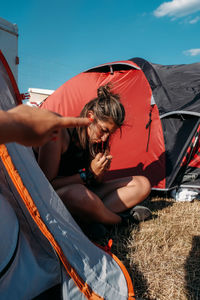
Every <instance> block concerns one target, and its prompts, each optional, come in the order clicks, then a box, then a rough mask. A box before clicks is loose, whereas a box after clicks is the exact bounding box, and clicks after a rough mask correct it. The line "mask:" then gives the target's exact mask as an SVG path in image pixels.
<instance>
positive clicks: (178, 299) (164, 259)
mask: <svg viewBox="0 0 200 300" xmlns="http://www.w3.org/2000/svg"><path fill="white" fill-rule="evenodd" d="M145 205H146V206H148V207H149V208H150V209H151V210H152V211H153V218H152V219H151V220H148V221H146V222H142V223H140V224H139V225H134V226H133V225H131V226H130V227H129V228H124V227H118V228H115V229H113V230H112V232H111V233H110V237H111V238H112V239H113V241H114V244H113V248H112V252H113V253H114V254H116V255H117V256H118V258H120V259H121V261H122V262H123V263H124V264H125V266H126V268H127V269H128V271H129V274H130V275H131V277H132V279H133V282H134V289H135V293H136V296H137V299H140V300H141V299H143V300H144V299H145V300H147V299H148V300H154V299H155V300H169V299H173V300H186V299H187V300H198V299H200V202H199V201H198V200H197V201H194V202H192V203H191V202H190V203H188V202H184V203H180V202H179V203H178V202H174V201H173V200H172V199H168V198H158V197H154V198H152V199H151V200H150V201H148V202H147V203H145Z"/></svg>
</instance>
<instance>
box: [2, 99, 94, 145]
mask: <svg viewBox="0 0 200 300" xmlns="http://www.w3.org/2000/svg"><path fill="white" fill-rule="evenodd" d="M0 116H1V117H2V118H0V143H8V142H17V143H19V144H22V145H25V146H40V145H42V144H44V143H46V142H47V141H49V140H51V139H55V138H56V136H57V134H58V130H59V129H60V128H64V127H79V126H87V125H89V124H90V123H91V121H90V120H89V119H88V118H74V117H61V116H59V115H58V114H55V113H53V112H50V111H48V110H44V109H39V108H36V107H30V106H27V105H23V104H22V105H19V106H17V107H15V108H12V109H10V110H8V111H7V112H4V111H0Z"/></svg>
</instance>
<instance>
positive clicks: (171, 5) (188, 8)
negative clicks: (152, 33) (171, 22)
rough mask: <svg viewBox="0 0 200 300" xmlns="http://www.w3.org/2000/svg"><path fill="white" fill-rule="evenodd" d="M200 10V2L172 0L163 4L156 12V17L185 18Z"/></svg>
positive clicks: (195, 0)
mask: <svg viewBox="0 0 200 300" xmlns="http://www.w3.org/2000/svg"><path fill="white" fill-rule="evenodd" d="M199 10H200V0H172V1H170V2H164V3H162V4H161V5H160V6H159V7H158V8H157V9H156V10H155V11H154V15H155V16H156V17H158V18H159V17H164V16H170V17H177V18H178V17H183V16H186V15H190V14H192V13H195V12H197V11H199Z"/></svg>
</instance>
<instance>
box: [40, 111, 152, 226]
mask: <svg viewBox="0 0 200 300" xmlns="http://www.w3.org/2000/svg"><path fill="white" fill-rule="evenodd" d="M87 117H88V118H89V119H92V118H93V122H92V123H90V124H89V126H88V127H87V137H88V141H89V142H90V143H99V142H101V141H102V142H105V141H106V140H107V139H108V138H109V137H110V136H111V135H112V134H113V133H114V132H115V131H116V130H117V129H118V127H117V126H116V124H115V123H114V122H113V121H112V119H110V120H107V121H102V120H98V119H97V118H95V116H94V115H93V113H92V112H89V113H88V116H87ZM69 144H70V137H69V134H68V132H67V131H66V130H61V131H60V133H59V134H58V138H57V140H56V141H54V142H53V141H51V142H49V143H47V144H46V145H44V146H43V147H41V148H40V149H39V157H38V163H39V165H40V167H41V168H42V170H43V172H44V173H45V174H46V176H47V178H48V179H49V181H50V182H51V184H52V185H53V187H54V189H55V190H56V192H57V193H58V195H59V196H60V198H61V199H62V201H63V202H64V204H65V205H66V206H67V208H68V209H69V211H70V212H71V213H72V215H73V216H75V217H77V219H78V220H82V221H83V222H87V223H89V222H100V223H104V224H117V223H120V222H121V217H120V216H119V215H118V213H119V212H123V211H125V210H127V209H128V208H131V207H133V206H135V205H137V204H138V203H140V202H141V201H143V200H144V199H145V198H146V197H147V196H148V195H149V193H150V190H151V187H150V183H149V181H148V179H147V178H146V177H143V176H134V177H132V176H130V177H124V178H119V179H115V180H110V181H107V182H102V178H103V175H104V173H105V172H106V171H107V170H108V169H109V167H110V163H111V159H112V156H111V155H110V153H98V154H97V155H96V156H95V157H94V158H93V159H92V161H91V163H90V170H91V171H92V172H93V174H94V176H95V178H96V180H97V181H99V182H101V183H100V185H98V186H97V187H91V188H89V189H88V188H87V187H86V186H85V185H84V182H83V181H82V179H81V178H80V175H79V174H78V173H77V174H74V175H72V176H64V177H58V169H59V164H60V157H61V155H62V153H64V152H65V151H67V149H68V147H69Z"/></svg>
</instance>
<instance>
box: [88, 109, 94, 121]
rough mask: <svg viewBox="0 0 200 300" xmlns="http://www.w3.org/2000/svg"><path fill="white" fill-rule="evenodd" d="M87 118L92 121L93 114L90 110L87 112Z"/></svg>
mask: <svg viewBox="0 0 200 300" xmlns="http://www.w3.org/2000/svg"><path fill="white" fill-rule="evenodd" d="M87 117H88V119H90V120H91V121H93V120H94V113H93V111H92V110H89V111H88V113H87Z"/></svg>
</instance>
